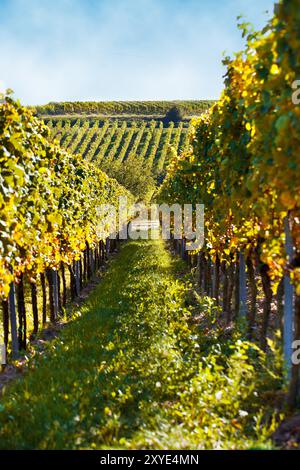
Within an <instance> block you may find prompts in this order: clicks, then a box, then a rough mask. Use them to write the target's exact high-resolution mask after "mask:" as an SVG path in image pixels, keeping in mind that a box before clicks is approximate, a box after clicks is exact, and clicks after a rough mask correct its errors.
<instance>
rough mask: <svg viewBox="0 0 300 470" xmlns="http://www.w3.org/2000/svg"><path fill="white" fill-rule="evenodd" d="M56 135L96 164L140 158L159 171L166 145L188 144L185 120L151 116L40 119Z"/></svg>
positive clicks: (167, 153) (167, 151) (167, 152)
mask: <svg viewBox="0 0 300 470" xmlns="http://www.w3.org/2000/svg"><path fill="white" fill-rule="evenodd" d="M44 121H45V123H46V124H47V125H48V126H49V127H50V129H51V135H52V139H57V140H58V141H59V142H60V144H61V146H62V147H63V148H65V149H67V150H68V151H69V152H72V153H76V154H81V155H83V156H84V157H85V158H86V159H87V160H89V161H94V162H95V163H96V164H97V165H99V166H100V167H103V166H105V167H107V166H108V165H109V163H110V162H112V161H119V162H123V161H125V160H127V159H128V158H137V157H139V158H142V159H143V160H144V161H145V162H147V163H148V164H150V165H151V167H152V169H153V173H154V174H156V175H159V174H160V173H161V172H162V170H163V169H164V167H165V165H166V163H167V161H168V159H169V157H170V153H171V151H170V147H171V146H172V147H173V148H174V149H175V150H176V151H177V152H181V151H183V150H184V149H185V148H186V147H187V145H188V130H189V122H188V121H182V122H180V123H178V124H175V125H174V123H173V122H171V123H169V124H168V125H164V124H163V122H162V121H161V120H154V119H152V120H151V119H142V120H141V119H140V120H130V119H128V118H127V119H95V118H86V117H81V118H77V119H68V118H67V119H65V118H63V119H56V118H53V119H44Z"/></svg>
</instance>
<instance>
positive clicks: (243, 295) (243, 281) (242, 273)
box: [239, 251, 247, 318]
mask: <svg viewBox="0 0 300 470" xmlns="http://www.w3.org/2000/svg"><path fill="white" fill-rule="evenodd" d="M239 316H240V317H241V318H246V316H247V278H246V264H245V257H244V253H243V252H242V251H241V252H240V254H239Z"/></svg>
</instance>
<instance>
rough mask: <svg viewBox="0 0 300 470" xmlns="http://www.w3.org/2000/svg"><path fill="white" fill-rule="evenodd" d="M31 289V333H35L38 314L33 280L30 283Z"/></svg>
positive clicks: (37, 325) (37, 327) (37, 326)
mask: <svg viewBox="0 0 300 470" xmlns="http://www.w3.org/2000/svg"><path fill="white" fill-rule="evenodd" d="M30 290H31V305H32V316H33V333H34V334H36V333H37V332H38V329H39V315H38V306H37V287H36V283H35V282H31V283H30Z"/></svg>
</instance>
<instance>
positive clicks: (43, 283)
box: [40, 273, 47, 325]
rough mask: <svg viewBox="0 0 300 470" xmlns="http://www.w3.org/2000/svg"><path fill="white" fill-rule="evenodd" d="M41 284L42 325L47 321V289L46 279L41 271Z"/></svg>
mask: <svg viewBox="0 0 300 470" xmlns="http://www.w3.org/2000/svg"><path fill="white" fill-rule="evenodd" d="M40 279H41V286H42V298H43V307H42V322H43V325H45V323H46V322H47V289H46V280H45V274H44V273H41V275H40Z"/></svg>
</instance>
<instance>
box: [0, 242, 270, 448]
mask: <svg viewBox="0 0 300 470" xmlns="http://www.w3.org/2000/svg"><path fill="white" fill-rule="evenodd" d="M179 273H180V280H178V274H179ZM183 274H184V265H183V264H182V261H181V260H179V259H177V258H174V257H171V255H170V253H169V251H168V250H167V249H166V247H165V245H164V242H163V241H162V240H151V241H129V242H127V243H126V244H124V245H123V247H122V249H121V252H120V253H119V254H118V256H117V257H116V258H115V259H114V260H113V261H112V262H111V265H110V267H109V270H108V271H107V272H106V273H105V275H104V278H103V280H102V281H101V283H100V284H99V286H98V287H97V288H96V289H95V291H94V292H93V293H92V295H91V296H90V298H89V300H88V301H87V303H86V304H85V305H84V306H83V307H81V316H80V317H79V318H77V319H76V320H74V321H72V322H71V323H70V324H69V325H67V326H66V327H65V328H64V330H63V331H62V334H61V335H60V336H59V338H57V339H56V340H55V341H54V342H52V343H49V344H48V346H47V351H46V353H44V354H43V355H42V356H39V355H38V354H36V356H35V357H33V358H32V359H31V361H30V366H29V371H28V372H27V373H26V374H25V376H24V378H22V379H20V380H19V381H17V382H15V383H14V384H12V385H11V386H10V387H9V388H8V389H7V391H6V393H5V395H4V397H2V398H1V401H0V448H1V449H111V448H121V449H123V448H125V449H131V448H132V449H137V448H148V449H164V448H169V449H172V448H173V449H185V448H187V449H192V448H249V447H251V446H253V445H259V446H261V445H263V446H264V445H268V442H269V435H270V432H271V430H270V429H269V428H268V426H265V425H263V424H262V423H261V421H262V416H263V415H262V413H261V411H260V406H261V401H262V400H261V398H260V396H259V391H260V388H264V387H265V385H264V384H265V383H267V384H268V385H270V384H269V382H270V374H269V373H268V369H267V364H266V358H264V357H262V358H261V364H260V365H259V364H258V362H257V358H255V362H253V357H255V355H253V351H252V352H251V351H250V352H249V346H248V345H247V344H245V343H243V342H242V341H240V340H238V341H237V343H236V346H234V347H233V346H232V341H230V344H228V339H227V340H226V341H227V342H226V341H225V343H224V344H222V343H221V342H220V340H219V337H218V333H217V332H215V333H214V334H213V335H212V337H210V338H209V337H208V336H207V333H206V332H204V333H203V332H202V333H201V331H199V325H197V324H195V322H193V321H191V320H193V315H194V314H195V312H194V313H193V311H192V310H193V307H192V306H191V305H188V306H187V295H188V292H189V287H188V286H187V284H188V283H189V278H188V277H187V278H186V279H185V277H184V276H183ZM201 302H202V304H201ZM207 302H208V300H207V299H206V300H205V299H203V301H200V303H199V304H198V305H197V307H196V314H197V316H199V313H201V309H202V312H203V311H204V312H205V315H206V317H207V316H213V315H214V307H213V306H212V305H209V303H207ZM214 335H215V336H214ZM259 370H261V372H259V373H258V372H257V371H259ZM272 380H273V379H272ZM271 387H273V388H274V383H273V384H271ZM267 412H268V411H267Z"/></svg>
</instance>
